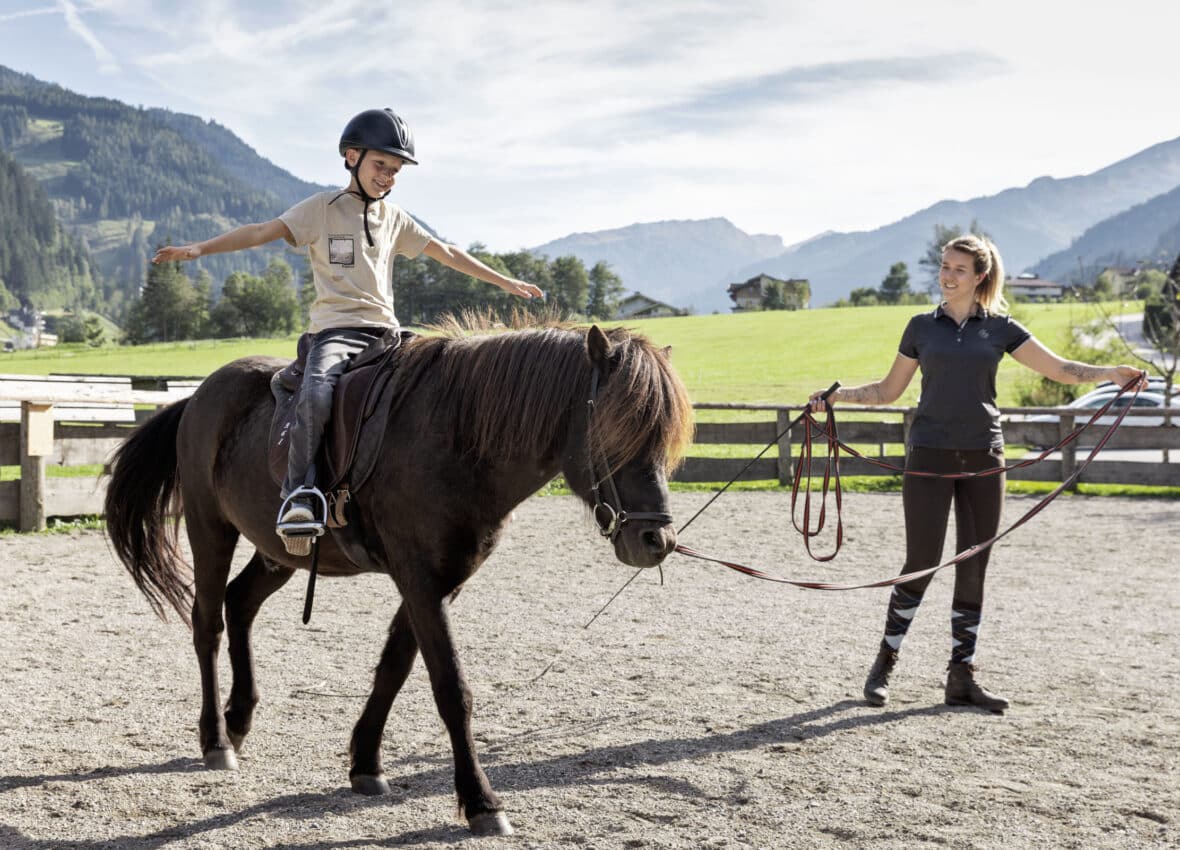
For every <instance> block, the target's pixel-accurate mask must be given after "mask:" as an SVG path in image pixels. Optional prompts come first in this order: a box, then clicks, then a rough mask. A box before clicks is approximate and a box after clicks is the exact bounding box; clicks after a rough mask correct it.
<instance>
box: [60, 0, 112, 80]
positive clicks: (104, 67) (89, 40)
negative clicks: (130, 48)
mask: <svg viewBox="0 0 1180 850" xmlns="http://www.w3.org/2000/svg"><path fill="white" fill-rule="evenodd" d="M58 8H59V9H60V10H61V13H62V17H63V18H64V19H65V22H66V27H67V28H68V29H69V31H70V32H72V33H73V34H74V35H76V36H77V37H78V38H80V39H82V41H84V42H85V43H86V46H87V47H89V48H90V49H91V50H92V51H94V58H95V59H96V60H98V69H99V70H100V71H102V72H103V73H104V74H113V73H115V72H116V71H118V70H119V63H118V61H117V60H116V59H115V57H114V55H113V54H112V53H111V52H110V51H109V50H107V48H106V46H105V45H104V44H103V43H102V42H101V41H99V40H98V37H97V36H96V35H95V34H94V33H93V32H92V31H91V29H90V27H88V26H86V23H85V22H84V21H83V20H82V17H81V15H79V14H78V9H77V7H76V6H75V5H74V4H73V3H72V2H71V0H58Z"/></svg>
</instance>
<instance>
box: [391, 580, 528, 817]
mask: <svg viewBox="0 0 1180 850" xmlns="http://www.w3.org/2000/svg"><path fill="white" fill-rule="evenodd" d="M403 598H406V603H407V604H409V605H410V619H411V621H412V623H413V626H414V634H415V635H416V636H417V638H418V647H419V649H420V650H421V652H422V660H423V661H424V662H425V663H426V670H427V672H428V673H429V674H430V686H431V689H432V690H433V691H434V702H435V705H437V706H438V713H439V716H440V717H442V721H443V724H444V725H446V727H447V732H448V733H449V734H450V736H451V749H452V751H453V752H454V756H455V790H456V791H457V792H458V794H459V805H460V807H461V808H462V810H463V814H464V815H465V816H466V818H467V824H468V826H469V827H470V829H471V831H472V832H474V833H475V834H477V835H511V834H512V824H511V823H509V822H508V817H507V816H506V815H505V814H504V811H503V806H502V805H501V803H500V798H499V797H497V796H496V792H495V791H493V790H492V786H491V783H489V782H488V777H487V775H486V774H485V773H484V772H483V767H482V766H480V763H479V757H478V756H477V755H476V754H475V738H474V737H473V736H472V734H471V708H472V698H471V689H470V688H469V687H468V686H467V681H466V680H465V679H464V678H463V670H462V668H461V667H460V665H459V656H458V655H457V654H456V652H455V641H454V637H453V636H452V634H451V623H450V616H449V614H448V611H447V606H448V602H449V599H448V598H447V597H445V596H444V597H442V598H439V597H434V598H425V599H424V598H417V599H414V600H412V601H411V600H410V599H409V598H408V597H403Z"/></svg>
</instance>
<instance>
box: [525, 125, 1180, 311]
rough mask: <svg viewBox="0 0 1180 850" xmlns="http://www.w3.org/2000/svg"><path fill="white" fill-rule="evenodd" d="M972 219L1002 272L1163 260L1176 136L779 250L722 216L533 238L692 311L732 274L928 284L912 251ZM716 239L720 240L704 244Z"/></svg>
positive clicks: (723, 300) (1173, 230)
mask: <svg viewBox="0 0 1180 850" xmlns="http://www.w3.org/2000/svg"><path fill="white" fill-rule="evenodd" d="M973 222H974V223H977V224H978V226H979V228H980V229H981V230H983V231H984V232H985V233H987V234H989V235H990V236H991V237H992V238H993V239H994V240H995V241H996V243H997V244H998V245H999V246H1000V250H1001V254H1002V255H1003V257H1004V262H1005V264H1006V267H1007V271H1008V273H1009V274H1017V273H1019V272H1024V271H1035V272H1036V273H1039V274H1040V275H1041V276H1042V277H1046V278H1054V279H1057V280H1066V279H1069V280H1072V279H1073V278H1075V277H1077V276H1078V275H1079V274H1080V273H1081V274H1084V276H1085V277H1086V278H1087V279H1090V280H1092V279H1093V276H1094V274H1096V272H1097V271H1099V270H1100V269H1101V267H1102V266H1103V265H1134V264H1135V263H1138V262H1141V261H1143V260H1145V259H1147V260H1155V261H1160V262H1164V261H1166V262H1168V263H1170V261H1171V259H1172V258H1174V257H1175V255H1176V254H1177V253H1178V252H1180V139H1173V140H1172V141H1169V142H1163V143H1161V144H1157V145H1153V146H1152V147H1150V148H1147V149H1146V150H1144V151H1141V152H1139V153H1137V154H1135V155H1133V156H1131V157H1128V158H1126V159H1124V160H1121V161H1119V162H1116V163H1114V164H1113V165H1110V166H1107V167H1106V168H1103V169H1101V170H1099V171H1096V172H1094V173H1093V174H1088V175H1083V176H1078V177H1068V178H1063V179H1056V178H1052V177H1039V178H1037V179H1036V180H1033V181H1032V182H1031V183H1029V184H1028V185H1027V186H1024V187H1022V188H1012V189H1006V190H1004V191H1002V192H999V193H998V194H995V195H989V196H984V197H979V198H972V199H970V200H966V201H951V200H946V201H940V202H938V203H936V204H933V205H931V206H929V207H926V208H925V209H922V210H919V211H918V212H915V213H913V214H912V215H909V216H906V217H905V218H903V219H901V220H900V221H896V222H893V223H891V224H887V225H885V226H883V227H880V228H877V229H876V230H870V231H861V232H855V233H824V234H821V235H819V236H816V237H814V238H812V239H809V240H807V241H806V242H803V243H800V244H798V245H793V246H791V247H785V248H783V249H782V250H781V251H780V252H778V253H777V254H768V253H767V251H768V250H769V249H770V248H771V247H772V246H773V245H774V244H775V237H768V236H749V235H747V234H745V233H743V232H742V231H741V230H739V229H738V228H736V227H734V225H732V224H731V223H730V222H729V221H727V220H726V219H723V218H718V219H707V220H704V221H689V222H677V221H663V222H656V223H653V224H635V225H631V226H630V227H625V228H621V229H618V230H609V231H600V232H597V233H580V234H574V235H572V236H567V237H565V238H563V239H558V240H555V241H553V242H549V243H546V244H545V245H541V246H538V248H537V249H536V250H537V251H540V252H552V251H561V252H563V253H572V254H574V255H576V256H578V257H581V258H582V259H583V260H585V261H590V259H591V258H594V259H595V260H597V259H605V260H607V261H608V262H610V263H611V264H612V265H614V266H615V268H616V269H618V270H623V269H626V274H624V275H623V280H624V281H625V282H626V284H627V286H628V287H629V288H633V289H638V290H641V291H643V292H644V293H645V294H647V295H650V296H652V297H653V298H656V299H658V300H663V301H668V302H669V303H672V304H674V305H676V306H684V307H688V306H691V307H693V308H694V309H695V310H696V311H697V312H713V311H718V310H719V311H725V310H728V309H730V308H731V307H732V306H733V304H732V302H731V301H730V300H729V298H728V296H727V294H726V286H727V284H728V283H733V282H739V281H743V280H747V279H749V278H751V277H754V276H755V275H758V274H763V273H765V274H769V275H772V276H774V277H779V278H784V279H785V278H807V279H808V280H809V281H810V282H811V292H812V305H813V306H822V305H824V304H829V303H832V302H834V301H836V300H838V299H840V298H843V297H846V296H847V295H848V293H849V292H851V291H852V290H853V289H855V288H858V287H871V288H875V287H877V286H879V285H880V283H881V281H882V280H883V279H884V278H885V276H886V274H888V272H889V267H890V266H891V265H892V264H893V263H896V262H898V261H899V260H901V261H903V262H905V263H906V265H907V267H908V268H909V270H910V276H911V281H912V284H911V285H912V286H913V288H915V289H921V288H923V281H921V280H920V275H921V274H922V272H921V270H920V267H919V265H918V261H919V259H920V258H922V257H923V256H925V254H926V251H927V247H928V246H929V243H930V241H931V240H932V239H933V237H934V229H935V226H936V225H942V226H944V227H951V226H958V227H960V228H961V229H962V230H964V231H965V230H968V229H969V228H970V227H971V225H972V223H973ZM779 244H781V240H779ZM714 245H717V246H721V247H719V248H718V249H717V250H716V251H711V250H710V249H711V248H712V247H713V246H714ZM743 253H744V254H745V257H744V259H743V257H742V255H743ZM1079 258H1080V260H1081V263H1080V265H1081V272H1079Z"/></svg>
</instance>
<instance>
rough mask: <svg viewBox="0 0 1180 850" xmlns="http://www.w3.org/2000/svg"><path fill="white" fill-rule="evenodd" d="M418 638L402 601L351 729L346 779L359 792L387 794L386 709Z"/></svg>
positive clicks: (403, 677)
mask: <svg viewBox="0 0 1180 850" xmlns="http://www.w3.org/2000/svg"><path fill="white" fill-rule="evenodd" d="M417 655H418V641H417V640H416V639H415V637H414V631H413V629H411V628H410V616H409V613H408V612H407V610H406V605H405V603H404V602H403V603H402V604H401V606H400V607H399V608H398V609H397V614H395V615H394V618H393V623H391V624H390V626H389V638H388V639H387V640H386V641H385V648H384V649H383V650H382V651H381V661H380V662H378V664H377V671H376V673H375V674H374V676H373V692H372V693H371V694H369V699H368V702H366V703H365V710H364V711H363V712H361V716H360V719H359V720H358V721H357V722H356V726H355V727H353V730H352V741H351V742H350V744H349V747H348V751H349V754H350V756H351V757H352V765H351V767H350V768H349V771H348V778H349V780H350V782H351V783H352V790H353V791H356V792H357V793H358V794H388V793H389V783H388V782H387V781H386V779H385V773H384V771H383V770H382V767H381V737H382V733H383V732H384V730H385V723H386V721H387V720H388V718H389V710H390V709H391V708H392V707H393V701H394V699H395V698H396V697H397V694H398V691H400V690H401V688H402V685H404V684H405V681H406V677H407V676H409V675H410V670H411V669H412V668H413V666H414V658H415V657H416V656H417Z"/></svg>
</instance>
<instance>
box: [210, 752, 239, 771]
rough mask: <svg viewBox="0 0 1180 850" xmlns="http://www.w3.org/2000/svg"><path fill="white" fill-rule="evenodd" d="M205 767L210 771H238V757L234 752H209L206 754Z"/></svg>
mask: <svg viewBox="0 0 1180 850" xmlns="http://www.w3.org/2000/svg"><path fill="white" fill-rule="evenodd" d="M205 767H206V768H207V769H208V770H237V769H238V757H237V756H235V755H234V751H233V750H209V752H207V753H205Z"/></svg>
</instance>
